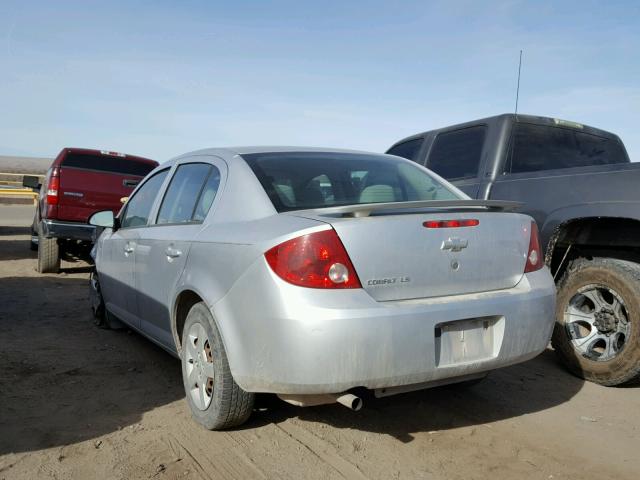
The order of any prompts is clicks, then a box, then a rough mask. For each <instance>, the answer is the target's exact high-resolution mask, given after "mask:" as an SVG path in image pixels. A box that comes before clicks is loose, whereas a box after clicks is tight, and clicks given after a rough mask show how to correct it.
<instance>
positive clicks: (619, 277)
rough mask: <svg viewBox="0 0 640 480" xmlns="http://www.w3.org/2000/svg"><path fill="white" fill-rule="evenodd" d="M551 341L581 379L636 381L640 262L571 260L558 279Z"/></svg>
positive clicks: (639, 363)
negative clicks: (554, 323)
mask: <svg viewBox="0 0 640 480" xmlns="http://www.w3.org/2000/svg"><path fill="white" fill-rule="evenodd" d="M552 345H553V348H554V349H555V351H556V354H557V355H558V357H559V358H560V360H561V361H562V362H563V363H564V364H565V365H566V366H567V367H568V368H569V370H570V371H571V372H573V373H574V374H575V375H577V376H579V377H582V378H584V379H585V380H590V381H592V382H595V383H599V384H601V385H606V386H615V385H623V384H626V383H633V382H635V381H638V380H640V265H638V264H637V263H633V262H628V261H625V260H617V259H614V258H594V259H593V260H587V259H584V258H580V259H577V260H574V261H573V262H572V263H571V265H570V266H569V268H568V269H567V271H566V272H565V274H564V275H563V277H562V279H561V280H560V282H559V283H558V297H557V303H556V325H555V328H554V332H553V337H552Z"/></svg>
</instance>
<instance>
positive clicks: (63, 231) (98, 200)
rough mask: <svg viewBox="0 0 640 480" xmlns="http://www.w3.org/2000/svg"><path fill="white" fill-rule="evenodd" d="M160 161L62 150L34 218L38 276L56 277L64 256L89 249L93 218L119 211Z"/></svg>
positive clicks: (82, 150)
mask: <svg viewBox="0 0 640 480" xmlns="http://www.w3.org/2000/svg"><path fill="white" fill-rule="evenodd" d="M157 165H158V162H156V161H154V160H149V159H148V158H142V157H136V156H133V155H125V154H124V153H116V152H108V151H104V150H88V149H84V148H64V149H62V151H61V152H60V153H59V154H58V156H57V157H56V159H55V160H54V161H53V163H52V164H51V167H50V168H49V170H48V171H47V174H46V177H45V179H44V183H43V184H42V185H41V186H40V199H39V202H38V207H37V210H36V214H35V217H34V220H33V227H32V237H31V245H32V248H33V249H37V250H38V272H41V273H57V272H58V271H59V269H60V257H61V254H62V253H63V252H73V251H74V250H75V251H78V250H81V249H82V248H83V247H84V248H86V246H87V245H90V244H91V243H92V242H93V234H94V230H95V227H94V226H92V225H89V224H88V220H89V217H90V216H91V215H92V214H93V213H95V212H97V211H100V210H107V209H111V210H113V212H114V214H115V213H118V211H119V210H120V207H121V206H122V203H121V201H120V199H121V198H123V197H127V196H129V194H130V193H131V192H132V191H133V189H134V187H135V186H136V185H137V184H138V183H139V182H140V180H142V178H144V176H145V175H146V174H147V173H149V172H150V171H151V170H153V169H154V168H155V167H156V166H157Z"/></svg>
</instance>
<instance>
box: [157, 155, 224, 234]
mask: <svg viewBox="0 0 640 480" xmlns="http://www.w3.org/2000/svg"><path fill="white" fill-rule="evenodd" d="M214 170H215V173H214ZM212 175H213V177H212ZM210 178H213V180H210ZM216 178H217V181H216V180H215V179H216ZM211 181H213V182H214V184H215V189H212V188H211V186H212V185H211ZM219 182H220V172H219V170H218V169H217V168H216V167H214V166H213V165H210V164H208V163H185V164H183V165H180V166H178V168H177V169H176V173H175V174H174V175H173V178H172V179H171V183H170V184H169V187H168V188H167V193H166V194H165V196H164V198H163V199H162V205H161V206H160V211H159V213H158V220H157V222H156V223H158V224H166V223H171V224H174V223H191V222H201V221H202V220H204V215H206V212H204V209H203V207H205V206H206V204H207V203H208V206H207V207H206V211H208V210H209V207H210V206H211V203H213V198H214V197H215V193H216V192H217V185H218V183H219ZM205 184H207V185H208V188H206V189H204V190H203V187H204V186H205ZM212 192H213V194H212ZM204 197H206V198H204ZM199 199H202V202H201V203H199ZM197 207H199V211H198V212H197V213H198V216H197V218H196V210H198V208H197ZM203 212H204V215H203Z"/></svg>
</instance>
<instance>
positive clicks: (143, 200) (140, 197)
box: [98, 168, 169, 328]
mask: <svg viewBox="0 0 640 480" xmlns="http://www.w3.org/2000/svg"><path fill="white" fill-rule="evenodd" d="M168 173H169V169H168V168H167V169H164V170H161V171H159V172H158V173H155V174H154V175H153V176H152V177H150V178H148V179H147V180H146V181H145V183H144V184H143V185H141V186H140V188H139V189H138V190H137V191H136V192H135V194H134V195H133V197H132V198H131V199H129V201H128V202H127V204H126V206H125V208H124V210H123V212H122V214H121V216H120V224H121V225H120V228H119V229H117V230H116V231H115V232H114V231H111V233H110V234H109V233H105V234H106V235H108V236H107V237H106V238H105V239H104V241H103V244H102V247H103V248H104V249H105V251H104V252H103V257H104V260H103V261H102V262H101V264H100V265H99V267H100V270H99V272H98V273H99V274H100V284H101V288H102V292H103V296H104V299H105V304H106V306H107V309H108V310H109V311H110V312H112V313H113V314H114V315H116V316H117V317H118V318H121V319H122V320H124V321H125V322H127V323H129V324H130V325H132V326H133V327H136V328H140V321H139V314H138V303H137V295H136V291H135V287H136V286H135V277H134V269H135V264H136V260H137V256H138V241H139V238H140V235H141V232H142V231H144V230H145V227H146V226H147V223H148V222H149V219H150V214H151V212H152V210H153V206H154V204H155V202H156V198H157V196H158V192H159V191H160V189H161V188H162V185H163V183H164V181H165V179H166V178H167V174H168Z"/></svg>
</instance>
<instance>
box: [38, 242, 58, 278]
mask: <svg viewBox="0 0 640 480" xmlns="http://www.w3.org/2000/svg"><path fill="white" fill-rule="evenodd" d="M37 269H38V272H39V273H58V272H59V271H60V246H59V245H58V239H57V238H45V237H44V236H43V235H41V234H39V235H38V267H37Z"/></svg>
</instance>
